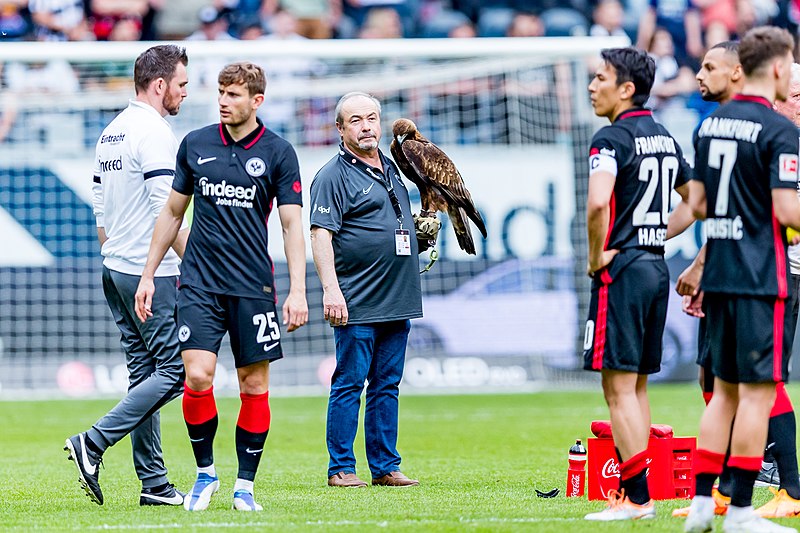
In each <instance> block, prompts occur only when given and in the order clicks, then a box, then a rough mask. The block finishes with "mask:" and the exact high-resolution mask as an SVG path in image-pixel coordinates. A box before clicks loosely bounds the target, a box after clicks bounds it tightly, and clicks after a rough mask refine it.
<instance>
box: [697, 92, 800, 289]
mask: <svg viewBox="0 0 800 533" xmlns="http://www.w3.org/2000/svg"><path fill="white" fill-rule="evenodd" d="M694 145H695V150H696V154H697V155H696V160H695V168H696V169H695V173H696V176H697V179H698V180H701V181H702V182H703V183H704V184H705V188H706V222H705V230H706V237H707V239H708V241H707V243H708V244H707V249H706V264H705V269H704V271H703V280H702V283H701V287H702V288H703V290H705V291H708V292H721V293H730V294H743V295H772V296H778V297H781V298H785V297H786V296H787V295H788V291H787V272H789V265H788V258H787V254H786V248H787V242H786V235H785V228H784V227H782V226H781V225H780V223H779V222H778V220H777V219H776V218H775V215H774V212H773V210H772V189H778V188H781V189H795V188H796V187H797V164H798V148H800V146H799V145H798V138H797V128H796V127H795V126H794V125H793V124H792V123H791V122H790V121H789V120H788V119H786V118H785V117H782V116H781V115H779V114H778V113H776V112H775V111H774V110H773V109H772V105H771V104H770V102H769V101H767V100H766V99H764V98H761V97H756V96H747V95H736V96H735V97H734V98H733V100H732V101H731V102H729V103H728V104H726V105H724V106H722V107H720V108H719V109H717V110H716V111H715V112H714V113H712V114H711V115H710V116H709V117H708V118H706V119H705V120H703V122H702V123H701V124H700V127H699V128H697V131H696V132H695V136H694Z"/></svg>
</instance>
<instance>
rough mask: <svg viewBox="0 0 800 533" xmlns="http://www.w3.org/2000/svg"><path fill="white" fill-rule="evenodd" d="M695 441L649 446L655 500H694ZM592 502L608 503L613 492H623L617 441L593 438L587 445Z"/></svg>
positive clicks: (656, 442)
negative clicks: (601, 501)
mask: <svg viewBox="0 0 800 533" xmlns="http://www.w3.org/2000/svg"><path fill="white" fill-rule="evenodd" d="M696 440H697V439H696V438H695V437H669V438H664V439H657V438H651V439H650V442H649V443H648V445H647V449H648V452H649V455H650V457H649V458H648V460H647V465H648V472H647V486H648V488H649V489H650V497H651V498H653V499H654V500H672V499H675V498H692V497H693V496H694V477H693V475H692V459H693V457H694V454H695V450H696V449H697V442H696ZM587 451H588V454H589V458H588V463H587V464H588V471H587V473H586V477H587V478H588V481H589V499H590V500H605V499H607V498H608V493H609V491H610V490H618V489H619V460H618V459H617V452H616V451H615V450H614V440H613V439H598V438H590V439H589V440H588V443H587Z"/></svg>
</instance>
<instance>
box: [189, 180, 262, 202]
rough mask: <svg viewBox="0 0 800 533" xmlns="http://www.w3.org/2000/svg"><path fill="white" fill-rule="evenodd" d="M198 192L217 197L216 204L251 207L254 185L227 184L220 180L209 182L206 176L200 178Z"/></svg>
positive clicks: (254, 195) (254, 190) (254, 192)
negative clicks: (199, 189)
mask: <svg viewBox="0 0 800 533" xmlns="http://www.w3.org/2000/svg"><path fill="white" fill-rule="evenodd" d="M200 188H201V191H200V194H202V195H203V196H210V197H212V198H216V199H217V202H216V203H217V205H229V206H232V207H245V208H248V209H249V208H252V207H253V202H252V200H253V199H254V198H255V197H256V186H255V185H253V186H252V187H247V188H245V187H242V186H240V185H228V182H226V181H225V180H222V181H221V182H220V183H209V182H208V178H207V177H206V176H203V177H201V178H200Z"/></svg>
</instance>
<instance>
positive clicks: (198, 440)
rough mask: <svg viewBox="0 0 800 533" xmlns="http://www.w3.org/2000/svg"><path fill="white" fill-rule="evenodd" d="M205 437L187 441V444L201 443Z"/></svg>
mask: <svg viewBox="0 0 800 533" xmlns="http://www.w3.org/2000/svg"><path fill="white" fill-rule="evenodd" d="M204 438H205V437H200V438H199V439H189V442H201V441H202V440H203V439H204Z"/></svg>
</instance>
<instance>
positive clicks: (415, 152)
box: [390, 119, 486, 255]
mask: <svg viewBox="0 0 800 533" xmlns="http://www.w3.org/2000/svg"><path fill="white" fill-rule="evenodd" d="M392 134H393V135H392V136H393V139H392V144H391V146H390V149H391V152H392V157H394V160H395V162H396V163H397V165H398V166H399V167H400V170H401V171H402V172H403V174H404V175H405V176H406V177H407V178H408V179H410V180H411V181H413V182H414V184H415V185H416V186H417V188H418V189H419V192H420V199H421V203H422V209H423V210H425V211H442V212H444V213H447V214H448V216H449V217H450V221H451V223H452V224H453V230H454V231H455V233H456V238H457V239H458V244H459V246H460V247H461V248H462V249H463V250H464V251H465V252H467V253H469V254H473V255H474V254H475V244H474V242H473V239H472V232H471V231H470V227H469V220H468V219H472V221H473V222H474V223H475V225H476V226H477V227H478V229H479V230H480V232H481V234H482V235H483V237H484V238H486V225H485V224H484V222H483V218H482V217H481V215H480V213H478V210H477V209H476V208H475V204H474V203H473V202H472V196H471V195H470V193H469V191H468V190H467V188H466V186H465V185H464V180H463V178H462V177H461V174H460V173H459V172H458V169H457V168H456V166H455V164H454V163H453V161H452V160H451V159H450V158H449V157H448V156H447V154H445V153H444V152H443V151H442V150H441V149H440V148H439V147H438V146H436V145H435V144H433V143H432V142H430V141H429V140H428V139H426V138H425V137H423V136H422V135H421V134H420V133H419V131H417V129H416V126H415V125H414V123H413V122H411V121H410V120H408V119H398V120H396V121H395V123H394V125H393V126H392ZM404 135H405V137H403V136H404ZM400 138H402V142H400V140H399V139H400Z"/></svg>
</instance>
